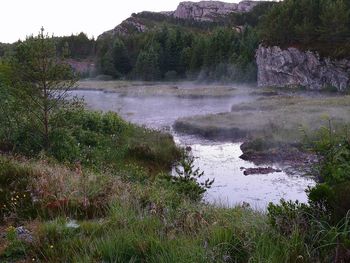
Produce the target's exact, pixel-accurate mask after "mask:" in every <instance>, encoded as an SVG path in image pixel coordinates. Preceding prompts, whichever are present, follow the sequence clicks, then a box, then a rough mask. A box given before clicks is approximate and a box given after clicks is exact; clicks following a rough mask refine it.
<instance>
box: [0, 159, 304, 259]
mask: <svg viewBox="0 0 350 263" xmlns="http://www.w3.org/2000/svg"><path fill="white" fill-rule="evenodd" d="M0 168H1V170H0V175H1V178H4V177H6V176H7V175H12V176H16V179H15V180H14V181H17V180H21V182H25V184H23V185H21V184H17V188H16V190H14V191H12V192H11V193H12V194H13V199H12V198H11V200H12V201H11V203H10V206H12V207H13V208H15V209H14V210H12V213H11V214H8V217H7V218H6V224H5V225H4V226H3V227H2V228H1V232H2V233H3V234H4V237H2V238H1V239H0V240H1V242H0V244H2V245H1V246H0V255H1V256H0V258H1V261H2V262H16V260H18V261H20V260H23V259H25V260H27V261H36V262H248V261H249V262H297V261H298V260H297V259H298V258H303V257H306V256H307V255H306V250H305V245H304V244H303V240H302V238H301V237H300V236H299V234H298V233H297V232H295V233H294V234H293V235H292V236H287V237H286V236H284V235H281V234H279V233H278V232H277V231H276V230H274V229H273V228H272V226H271V225H270V224H269V222H268V218H267V217H266V216H265V215H263V214H260V213H258V212H254V211H252V210H250V209H246V208H240V207H237V208H232V209H228V208H218V207H212V206H208V205H204V204H201V203H196V202H193V201H191V200H190V199H189V198H186V196H185V195H183V194H181V192H180V191H178V190H177V189H176V186H174V185H173V184H171V183H167V181H166V180H163V179H162V178H161V177H159V178H157V179H155V180H142V179H145V178H142V177H147V178H148V175H146V174H142V172H141V171H138V172H137V171H134V172H131V173H132V178H133V180H130V171H129V175H128V176H125V174H124V173H126V172H122V171H119V172H117V173H116V172H103V173H95V172H88V171H82V170H79V169H72V168H67V167H66V166H63V165H59V164H56V163H51V162H47V161H33V160H24V159H18V158H17V159H15V158H13V157H4V156H3V157H1V158H0ZM141 170H142V169H141ZM140 173H141V174H140ZM125 178H129V179H125ZM8 180H11V178H9V179H8ZM13 185H14V184H12V183H11V184H10V186H13ZM2 187H3V185H2ZM28 194H32V195H35V199H36V201H35V202H33V203H31V205H29V204H28V203H29V202H30V200H29V199H28V198H27V197H28ZM76 220H77V221H76ZM23 225H24V226H25V228H26V229H27V230H28V231H29V234H28V235H16V229H15V227H18V226H23ZM21 262H22V261H21Z"/></svg>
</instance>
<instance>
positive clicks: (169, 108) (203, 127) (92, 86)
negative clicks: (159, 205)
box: [72, 81, 331, 208]
mask: <svg viewBox="0 0 350 263" xmlns="http://www.w3.org/2000/svg"><path fill="white" fill-rule="evenodd" d="M286 93H289V92H281V91H278V90H273V89H257V88H256V87H250V86H239V85H237V86H236V85H214V84H211V85H209V84H205V85H204V84H194V83H146V84H145V83H141V82H117V81H108V82H93V81H91V82H81V83H80V90H77V91H74V93H73V94H72V95H77V96H84V97H85V101H86V103H87V105H88V106H89V107H91V108H93V109H98V110H102V111H115V112H118V113H119V114H120V115H121V116H122V117H123V118H125V119H127V120H129V121H131V122H133V123H137V124H141V125H145V126H147V127H150V128H154V129H160V130H165V131H167V132H170V133H172V134H173V136H174V138H175V140H176V141H177V143H178V144H180V145H182V146H186V147H189V148H191V149H192V154H193V155H194V156H195V157H196V162H195V164H196V167H199V168H200V169H201V170H203V171H204V173H205V178H210V179H213V178H214V179H215V183H214V187H213V188H212V189H210V190H209V191H208V195H207V197H206V200H207V201H209V202H211V203H218V202H219V203H223V204H226V205H230V206H233V205H235V204H240V203H242V202H248V203H250V204H251V205H252V206H253V207H256V208H264V207H266V205H267V204H268V202H278V201H279V199H280V198H285V199H287V200H288V199H290V200H297V199H298V200H299V201H305V200H306V194H305V192H304V190H305V189H306V188H307V187H308V186H311V185H313V184H314V181H313V180H312V179H310V178H306V177H303V176H302V174H303V172H300V171H299V170H296V169H294V168H293V165H294V164H295V163H296V162H297V161H299V160H300V159H302V161H303V162H305V161H307V165H309V164H310V163H311V161H312V158H309V156H308V155H301V154H300V153H299V150H297V151H298V152H292V151H291V150H289V149H290V148H288V151H285V152H286V153H287V152H288V153H289V155H290V157H289V159H290V160H292V162H290V163H288V164H283V165H282V164H279V163H278V162H279V161H281V160H280V159H281V158H280V159H277V158H276V159H272V158H270V160H268V161H269V164H265V163H266V161H267V159H266V158H262V157H261V156H255V158H254V159H253V160H252V161H254V163H252V162H250V161H249V160H251V158H249V157H251V156H252V154H250V155H249V156H248V158H245V157H247V156H245V155H243V156H242V157H244V159H246V160H248V161H245V160H243V159H242V158H240V156H241V155H242V154H243V153H242V150H241V149H243V152H244V153H245V154H246V153H247V150H246V149H247V148H248V149H251V148H252V145H251V144H250V143H251V142H253V146H254V147H253V148H254V149H255V148H259V149H261V150H263V153H265V154H267V153H268V155H269V156H270V157H271V156H277V154H276V152H275V149H274V148H272V149H270V148H271V147H269V150H267V149H266V145H269V146H270V145H271V144H270V143H269V141H268V140H266V137H268V136H270V137H271V138H275V139H276V140H277V139H278V138H281V140H279V142H281V141H282V139H283V136H281V135H280V132H279V129H277V128H276V129H273V127H274V125H273V121H274V119H276V120H277V121H278V120H279V119H278V118H277V117H276V116H277V115H278V112H279V111H280V112H282V113H281V114H284V113H283V110H282V111H281V110H280V109H279V107H281V104H283V105H284V104H285V105H284V106H283V108H286V107H287V105H298V103H299V100H300V101H303V103H305V104H308V103H309V102H308V101H309V98H305V99H302V97H301V96H302V95H298V96H297V95H295V96H293V98H294V97H295V98H294V99H291V98H289V97H290V96H286ZM299 96H300V98H299ZM307 96H309V95H307ZM309 97H310V98H312V96H309ZM297 98H298V99H297ZM328 99H329V100H330V99H331V98H328ZM304 100H305V102H304ZM270 104H271V105H272V106H271V105H270ZM269 105H270V106H269ZM295 108H296V109H294V111H297V110H298V106H295ZM232 109H233V110H234V112H232ZM288 109H289V108H288ZM284 111H290V109H289V110H287V108H286V109H284ZM235 113H236V114H237V116H238V117H239V118H238V117H237V116H236V115H234V114H235ZM290 115H293V114H292V113H290ZM280 118H282V116H280ZM286 118H289V116H287V115H286ZM294 118H295V120H294V121H292V122H291V123H290V124H288V125H291V124H292V123H293V125H294V123H297V122H298V119H297V116H294ZM179 123H184V127H185V128H188V130H187V133H184V132H183V131H184V130H183V129H179V127H178V125H179ZM174 124H175V125H174ZM195 125H197V126H196V129H197V130H193V127H194V126H195ZM288 125H287V124H286V125H285V126H283V128H284V129H283V131H284V132H285V133H286V134H288V136H287V137H286V142H285V143H290V142H296V141H297V139H298V138H299V135H298V136H297V135H296V133H298V128H297V130H296V132H292V131H289V132H288V129H292V127H294V126H291V127H289V126H288ZM173 126H175V128H176V130H174V129H173ZM286 127H288V129H286ZM178 131H181V132H178ZM277 131H278V132H277ZM274 132H275V133H274ZM203 133H204V134H203ZM191 134H192V135H191ZM277 135H279V137H278V136H277ZM253 136H257V138H258V137H259V138H260V137H262V138H263V139H262V140H260V141H259V140H248V139H252V138H254V137H253ZM203 137H206V138H211V139H209V140H208V139H206V138H203ZM287 139H288V140H287ZM232 141H235V142H232ZM237 141H238V142H237ZM244 141H246V143H244V144H243V145H241V144H242V142H244ZM278 146H280V145H278ZM240 148H241V149H240ZM274 154H275V155H274ZM296 156H298V157H299V159H298V160H294V159H293V158H295V157H296ZM263 157H264V156H263ZM279 157H281V156H279ZM283 157H284V158H285V157H286V156H283ZM282 159H283V158H282ZM309 159H310V160H309ZM270 166H271V169H269V170H271V173H269V174H263V172H261V173H259V171H260V170H261V171H264V170H263V169H260V170H259V168H266V167H270ZM243 168H245V169H249V168H253V169H255V168H257V169H256V171H258V173H257V174H254V175H249V176H245V175H244V171H245V169H243ZM298 168H299V167H298ZM279 170H282V172H281V173H280V172H274V171H279ZM257 188H260V190H261V191H257V190H256V189H257Z"/></svg>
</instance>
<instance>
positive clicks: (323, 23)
mask: <svg viewBox="0 0 350 263" xmlns="http://www.w3.org/2000/svg"><path fill="white" fill-rule="evenodd" d="M132 16H133V17H134V18H137V19H138V20H139V21H141V22H142V23H143V24H144V25H145V26H146V27H147V28H150V29H151V30H149V31H147V32H145V33H139V32H137V30H134V31H135V32H134V33H130V34H128V35H123V36H120V35H112V34H110V35H108V34H106V35H105V36H103V37H101V38H99V39H97V40H94V39H89V38H88V37H87V35H86V34H84V33H80V34H78V35H71V36H67V37H57V38H56V48H57V50H58V52H59V53H60V54H61V55H64V56H65V57H68V58H72V59H76V60H90V61H92V60H93V61H94V62H95V65H96V69H97V72H96V74H98V75H108V76H111V77H113V78H116V79H121V78H122V79H142V80H175V79H180V78H189V79H199V80H222V81H243V82H245V81H255V79H256V65H255V50H256V49H257V47H258V45H259V44H260V43H263V44H265V45H278V46H281V47H289V46H294V47H298V48H301V49H304V50H313V51H317V52H319V53H320V55H321V56H327V57H332V58H349V57H350V1H348V0H284V1H282V2H262V3H261V4H259V5H257V6H256V7H255V8H254V9H253V10H252V11H251V12H248V13H241V14H238V13H232V14H231V15H229V16H226V17H223V18H220V19H217V20H216V21H215V22H207V21H206V22H200V21H195V20H183V19H176V18H173V17H170V16H167V15H165V14H160V13H153V12H142V13H139V14H133V15H132ZM125 26H130V25H127V24H126V25H125ZM130 32H133V31H132V30H130ZM14 46H16V43H15V44H13V45H7V44H0V58H1V57H4V56H6V54H8V53H10V52H11V50H13V47H14Z"/></svg>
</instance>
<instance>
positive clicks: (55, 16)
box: [0, 0, 239, 43]
mask: <svg viewBox="0 0 350 263" xmlns="http://www.w3.org/2000/svg"><path fill="white" fill-rule="evenodd" d="M179 2H181V1H180V0H147V1H144V0H143V1H140V0H139V1H137V0H1V9H0V42H2V43H12V42H15V41H17V40H19V39H21V40H23V39H25V38H26V36H28V35H31V34H34V35H36V34H37V33H38V32H39V30H40V28H41V27H42V26H43V27H44V29H45V31H46V32H48V33H49V34H50V35H52V34H54V35H55V36H64V35H71V34H72V33H73V34H76V33H80V32H85V33H87V34H88V36H89V37H93V36H94V37H95V38H96V37H98V36H99V35H100V34H101V33H103V32H104V31H107V30H110V29H112V28H114V27H115V26H117V25H118V24H120V23H121V22H122V21H123V20H125V19H126V18H128V17H129V16H130V15H131V14H132V13H137V12H141V11H155V12H157V11H173V10H175V9H176V7H177V5H178V4H179ZM196 2H198V1H196ZM225 2H231V3H235V2H239V0H236V1H235V0H226V1H225Z"/></svg>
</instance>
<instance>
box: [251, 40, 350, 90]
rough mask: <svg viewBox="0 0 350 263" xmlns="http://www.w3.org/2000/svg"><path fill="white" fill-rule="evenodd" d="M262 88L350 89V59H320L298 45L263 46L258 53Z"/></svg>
mask: <svg viewBox="0 0 350 263" xmlns="http://www.w3.org/2000/svg"><path fill="white" fill-rule="evenodd" d="M256 62H257V66H258V86H259V87H268V86H275V87H284V86H292V85H293V86H297V85H298V86H299V85H300V86H304V87H306V88H309V89H311V90H322V89H325V88H327V87H335V88H336V89H337V90H338V91H344V90H346V89H348V88H350V61H349V60H345V59H343V60H331V59H329V58H325V59H321V58H320V57H319V55H318V54H317V53H314V52H310V51H307V52H303V51H300V50H299V49H297V48H292V47H291V48H288V49H285V50H282V49H281V48H280V47H277V46H274V47H264V46H262V45H261V46H260V47H259V49H258V50H257V52H256Z"/></svg>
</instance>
